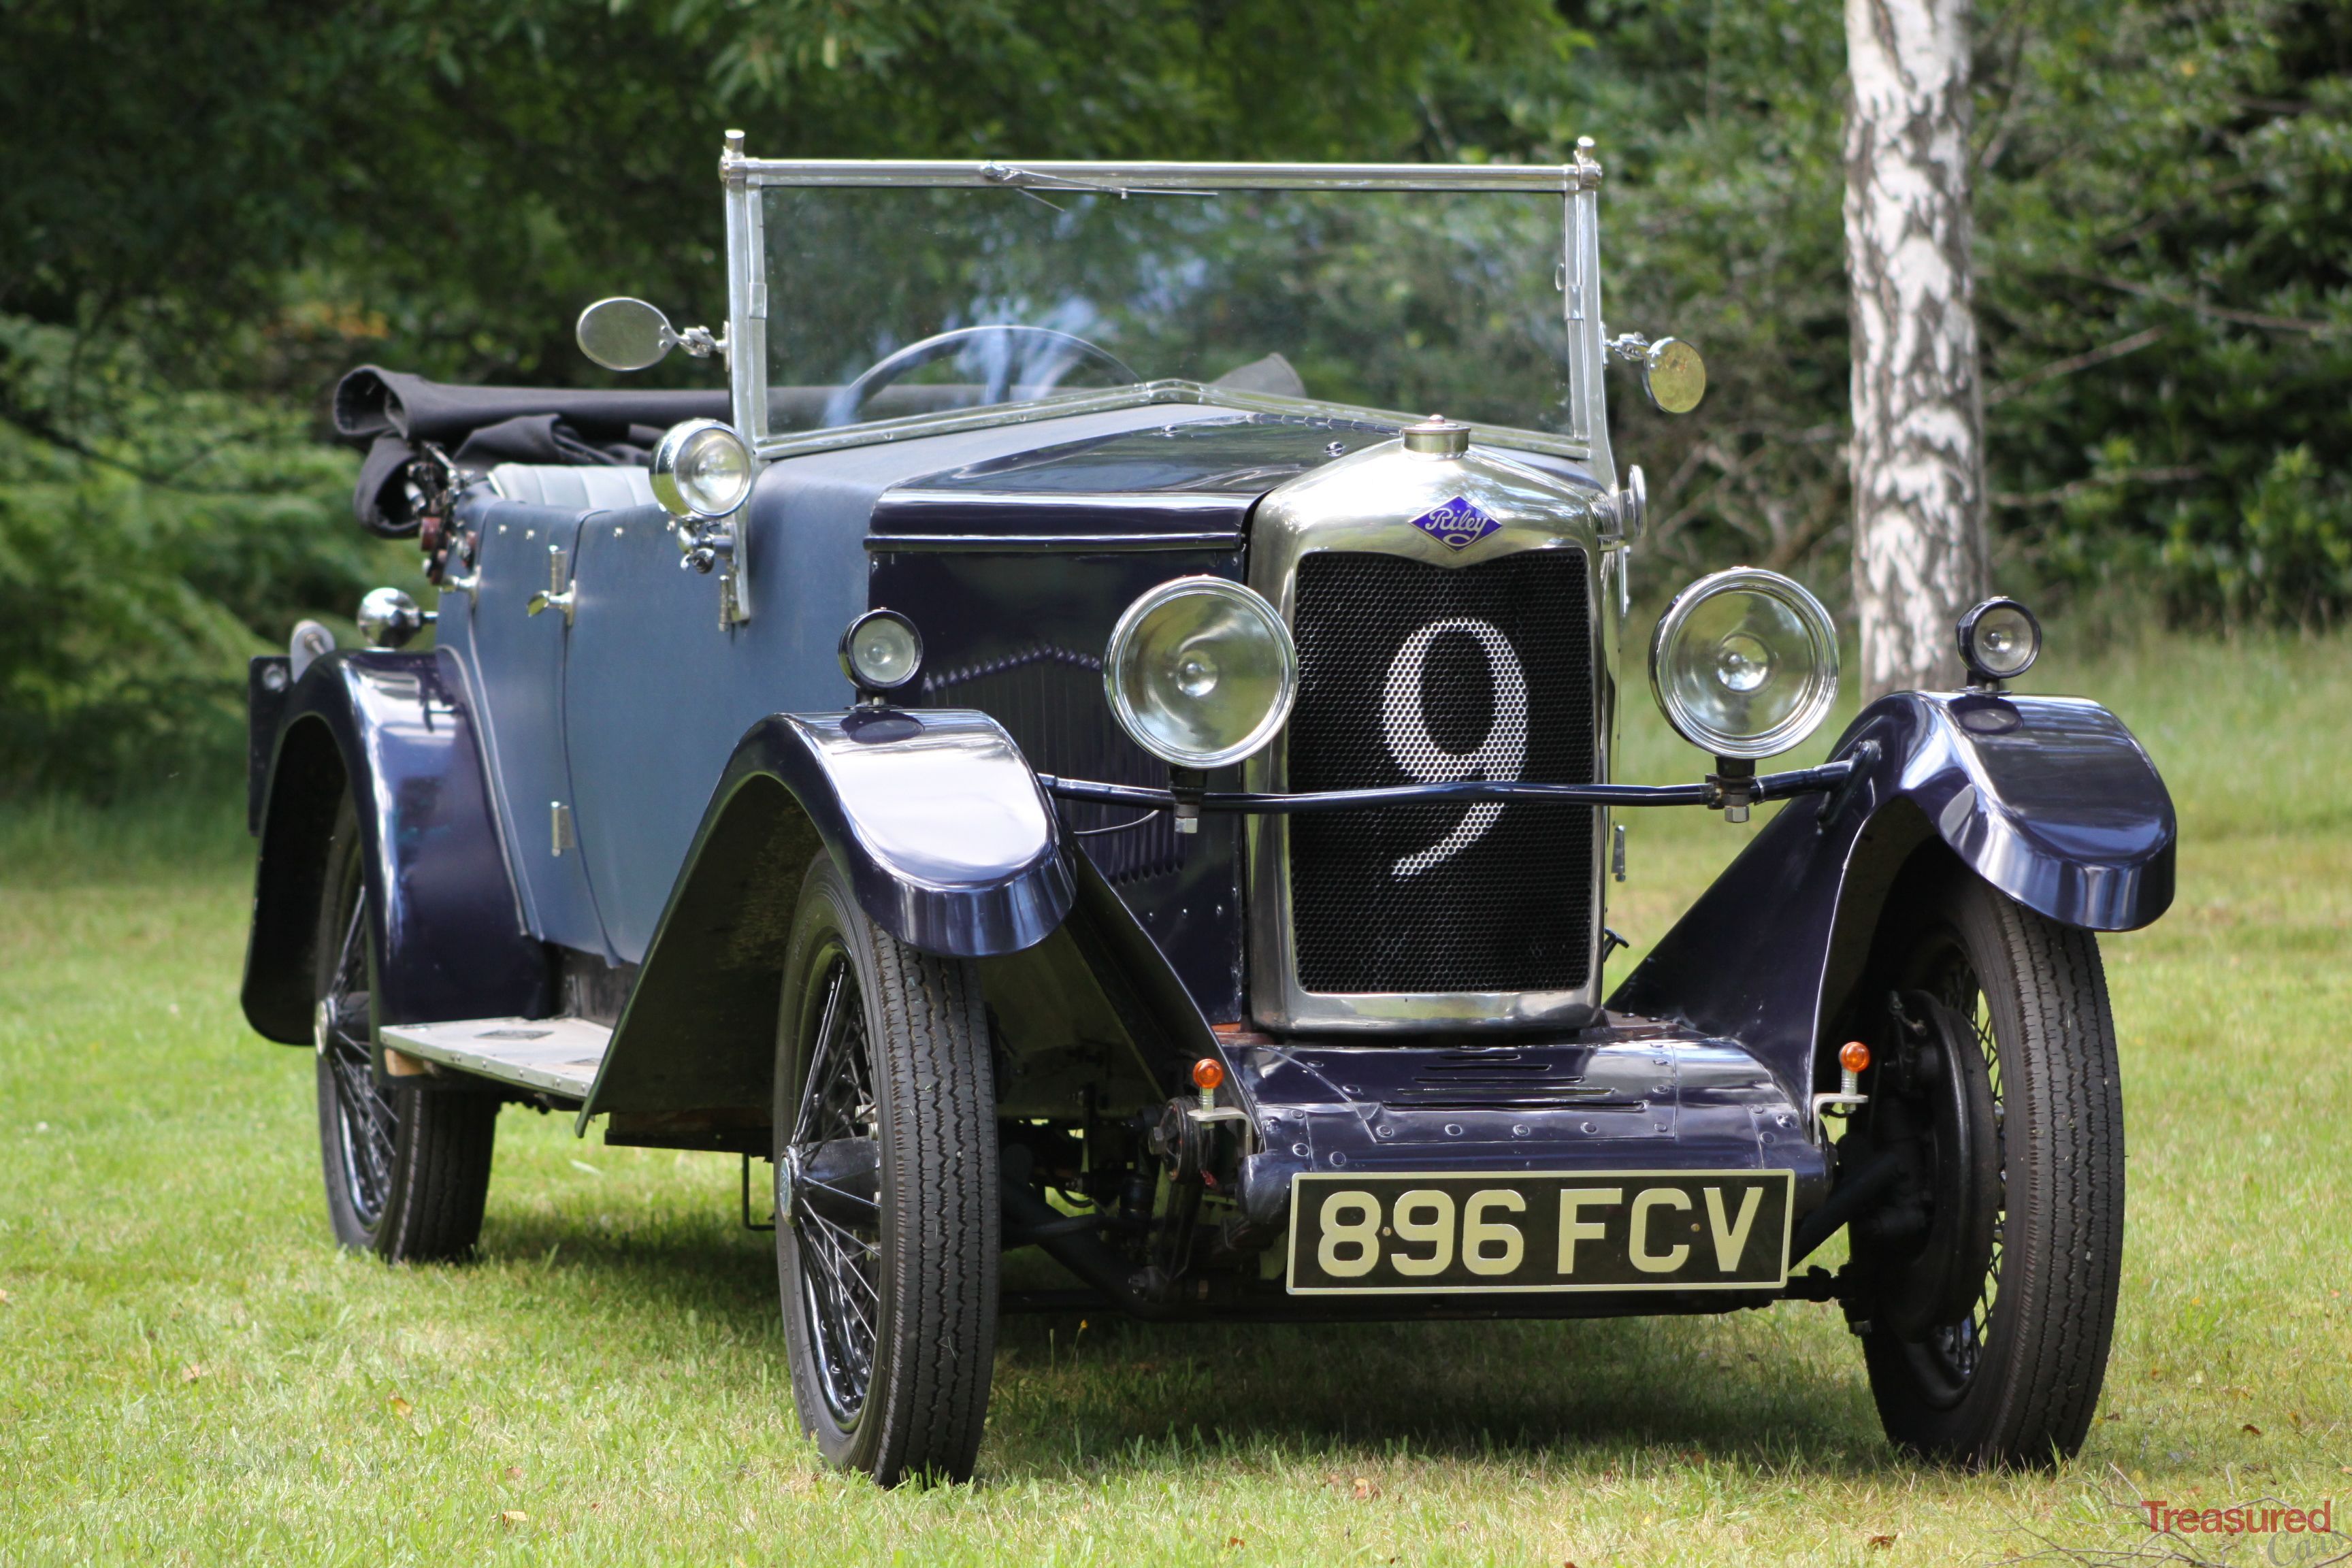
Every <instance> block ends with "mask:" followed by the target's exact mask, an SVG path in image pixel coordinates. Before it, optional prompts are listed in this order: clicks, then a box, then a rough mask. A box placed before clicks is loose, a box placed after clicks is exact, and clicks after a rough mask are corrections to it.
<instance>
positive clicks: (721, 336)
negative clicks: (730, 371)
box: [670, 323, 734, 364]
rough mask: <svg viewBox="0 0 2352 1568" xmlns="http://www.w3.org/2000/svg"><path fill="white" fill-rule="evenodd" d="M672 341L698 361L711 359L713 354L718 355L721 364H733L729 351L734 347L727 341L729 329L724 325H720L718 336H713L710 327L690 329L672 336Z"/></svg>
mask: <svg viewBox="0 0 2352 1568" xmlns="http://www.w3.org/2000/svg"><path fill="white" fill-rule="evenodd" d="M670 341H671V342H675V343H676V344H677V346H678V347H680V348H682V349H684V350H685V351H686V352H687V353H690V354H692V355H693V356H694V357H695V358H696V359H709V357H710V356H711V355H712V354H717V355H718V356H719V363H722V364H727V363H733V356H732V355H731V354H730V353H729V350H730V349H731V348H732V347H733V346H734V345H733V344H731V343H730V342H728V341H727V328H726V326H725V324H724V323H721V324H720V326H719V331H718V332H717V333H716V334H713V333H712V331H710V329H709V327H688V328H687V329H686V330H685V331H682V332H673V333H672V334H670Z"/></svg>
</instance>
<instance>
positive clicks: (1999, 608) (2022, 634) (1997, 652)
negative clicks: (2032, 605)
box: [1960, 598, 2042, 686]
mask: <svg viewBox="0 0 2352 1568" xmlns="http://www.w3.org/2000/svg"><path fill="white" fill-rule="evenodd" d="M2041 657H2042V623H2041V622H2040V621H2037V620H2035V619H2034V618H2033V612H2032V610H2029V609H2027V608H2026V607H2025V606H2024V605H2021V604H2019V603H2018V602H2017V601H2016V600H2015V599H2007V598H2000V599H1987V600H1986V601H1985V602H1984V603H1983V604H1981V605H1978V606H1977V607H1976V608H1975V609H1973V610H1970V611H1969V613H1968V614H1967V615H1965V616H1961V617H1960V662H1961V663H1963V664H1965V665H1967V666H1968V667H1969V674H1970V675H1972V676H1974V677H1976V679H1978V681H1979V682H1980V683H1982V684H1984V685H1987V686H1998V685H2000V683H2001V682H2002V681H2004V680H2013V679H2016V678H2017V677H2019V676H2021V675H2023V674H2024V673H2025V672H2026V671H2027V670H2029V669H2032V668H2033V661H2034V660H2035V659H2037V658H2041Z"/></svg>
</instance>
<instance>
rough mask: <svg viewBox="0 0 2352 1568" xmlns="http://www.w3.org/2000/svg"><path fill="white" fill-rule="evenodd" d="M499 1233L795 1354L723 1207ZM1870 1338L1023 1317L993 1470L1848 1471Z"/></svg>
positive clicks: (521, 1258)
mask: <svg viewBox="0 0 2352 1568" xmlns="http://www.w3.org/2000/svg"><path fill="white" fill-rule="evenodd" d="M484 1242H485V1248H486V1252H487V1253H488V1261H489V1263H490V1264H491V1266H493V1267H513V1268H530V1267H533V1266H535V1265H539V1264H541V1263H543V1264H544V1266H545V1267H547V1268H549V1269H550V1271H551V1272H553V1273H560V1274H562V1275H563V1276H565V1277H567V1278H568V1279H571V1280H572V1281H573V1283H574V1285H575V1286H577V1287H578V1288H580V1289H582V1290H583V1291H584V1293H586V1294H588V1295H590V1296H593V1298H595V1299H596V1300H598V1301H599V1302H600V1307H601V1310H602V1311H603V1312H605V1313H609V1314H610V1315H611V1316H612V1317H613V1318H614V1319H618V1320H622V1321H626V1320H629V1319H631V1318H635V1317H638V1316H639V1315H640V1314H641V1315H642V1318H643V1321H645V1323H646V1325H648V1331H649V1332H659V1333H662V1334H664V1335H667V1333H669V1332H672V1331H674V1328H675V1325H677V1324H680V1323H682V1322H684V1321H686V1317H687V1313H688V1310H693V1311H695V1312H696V1313H698V1321H700V1322H701V1323H703V1324H706V1325H708V1326H709V1329H711V1330H717V1331H722V1332H726V1333H728V1334H730V1337H732V1338H734V1339H736V1340H737V1342H739V1343H740V1344H742V1345H745V1346H746V1347H748V1348H750V1353H761V1354H773V1355H776V1356H778V1357H781V1356H782V1353H783V1343H782V1333H781V1332H780V1331H779V1329H778V1325H777V1309H776V1293H775V1292H776V1288H775V1275H774V1271H773V1265H772V1259H771V1254H770V1251H769V1247H768V1242H767V1238H766V1237H764V1236H761V1235H754V1234H751V1233H748V1232H745V1231H743V1230H741V1229H740V1227H739V1226H737V1225H735V1224H734V1223H732V1221H731V1220H730V1219H728V1218H726V1217H725V1216H719V1215H712V1216H709V1217H707V1218H706V1217H705V1216H702V1215H692V1216H686V1215H678V1214H677V1213H675V1212H673V1213H670V1214H668V1215H662V1216H659V1217H648V1218H647V1219H646V1220H643V1221H639V1222H637V1223H635V1224H634V1225H618V1226H615V1225H613V1224H611V1223H609V1222H608V1221H603V1220H599V1219H596V1218H593V1217H591V1216H586V1215H581V1216H566V1215H544V1214H541V1215H503V1216H501V1215H496V1214H495V1212H494V1215H493V1218H492V1223H491V1225H490V1226H489V1227H488V1230H487V1231H486V1233H485V1237H484ZM1007 1262H1008V1268H1007V1273H1008V1277H1009V1278H1010V1279H1011V1281H1012V1282H1013V1283H1016V1284H1019V1285H1022V1286H1045V1285H1052V1284H1056V1283H1061V1282H1062V1281H1060V1280H1058V1279H1055V1277H1054V1276H1055V1270H1054V1269H1053V1268H1052V1266H1051V1265H1049V1264H1045V1263H1044V1262H1043V1261H1042V1260H1041V1259H1038V1258H1035V1256H1034V1255H1031V1256H1029V1257H1026V1258H1024V1257H1021V1256H1019V1255H1015V1256H1014V1257H1013V1258H1009V1259H1008V1260H1007ZM570 1293H571V1292H570V1291H569V1290H567V1292H566V1294H570ZM555 1310H562V1308H561V1307H560V1306H558V1307H556V1308H555ZM655 1325H659V1326H660V1327H659V1329H658V1330H656V1329H655V1327H654V1326H655ZM1852 1346H1853V1341H1852V1340H1850V1339H1849V1338H1848V1337H1847V1336H1846V1335H1845V1333H1844V1332H1843V1326H1842V1325H1840V1324H1838V1323H1837V1322H1836V1321H1835V1319H1834V1314H1833V1313H1832V1311H1831V1310H1828V1309H1822V1308H1815V1307H1808V1306H1802V1305H1798V1304H1793V1303H1791V1304H1784V1305H1781V1306H1779V1307H1775V1308H1772V1309H1770V1310H1769V1311H1766V1312H1752V1311H1751V1312H1742V1313H1734V1314H1727V1315H1724V1316H1720V1317H1716V1316H1706V1317H1679V1318H1635V1319H1587V1320H1581V1321H1561V1322H1534V1321H1525V1322H1511V1321H1499V1322H1479V1321H1465V1322H1444V1323H1323V1324H1298V1325H1287V1324H1262V1323H1234V1324H1218V1323H1187V1324H1150V1323H1140V1322H1135V1321H1129V1320H1126V1319H1123V1318H1114V1317H1108V1316H1105V1315H1102V1314H1078V1313H1048V1314H1037V1315H1020V1316H1008V1317H1006V1318H1005V1319H1004V1320H1003V1324H1002V1327H1001V1330H1000V1333H999V1340H998V1350H997V1360H996V1377H995V1392H994V1396H993V1399H992V1404H991V1406H990V1417H989V1419H990V1426H989V1441H988V1444H987V1447H986V1449H985V1450H984V1452H983V1456H982V1475H983V1481H984V1483H993V1484H1012V1483H1016V1482H1020V1481H1024V1480H1027V1479H1045V1478H1052V1477H1066V1476H1068V1475H1070V1474H1072V1473H1073V1472H1075V1471H1087V1472H1102V1471H1112V1472H1116V1471H1121V1470H1126V1471H1136V1472H1140V1471H1150V1470H1158V1469H1161V1468H1173V1467H1179V1466H1191V1465H1197V1464H1198V1463H1200V1462H1201V1461H1202V1458H1212V1459H1213V1458H1218V1457H1220V1456H1224V1457H1227V1458H1233V1459H1234V1460H1237V1461H1245V1462H1247V1463H1250V1464H1252V1465H1254V1466H1265V1465H1273V1466H1277V1467H1278V1466H1282V1465H1286V1464H1296V1465H1304V1466H1309V1467H1312V1466H1318V1465H1329V1466H1342V1465H1345V1466H1353V1467H1356V1468H1357V1469H1358V1470H1360V1468H1362V1467H1363V1466H1364V1465H1366V1464H1367V1463H1385V1462H1391V1461H1393V1460H1398V1459H1403V1458H1411V1457H1416V1456H1418V1457H1423V1458H1455V1459H1469V1460H1482V1461H1486V1462H1491V1463H1501V1464H1515V1465H1522V1466H1524V1465H1527V1464H1529V1463H1533V1462H1538V1461H1546V1460H1548V1461H1549V1462H1551V1463H1555V1464H1565V1465H1567V1466H1568V1467H1570V1468H1574V1469H1579V1470H1582V1469H1590V1470H1592V1471H1594V1472H1599V1471H1601V1470H1603V1469H1610V1468H1614V1469H1620V1470H1624V1469H1629V1468H1630V1469H1638V1468H1643V1467H1645V1466H1650V1465H1655V1466H1658V1467H1662V1468H1663V1467H1669V1466H1671V1467H1675V1468H1685V1467H1687V1466H1689V1465H1692V1464H1696V1463H1704V1462H1713V1463H1727V1464H1734V1465H1738V1466H1740V1467H1742V1468H1748V1469H1753V1468H1759V1467H1762V1468H1771V1469H1776V1470H1787V1469H1796V1470H1800V1471H1813V1472H1816V1473H1831V1472H1834V1473H1839V1474H1844V1475H1853V1474H1861V1473H1871V1472H1881V1471H1886V1470H1890V1469H1897V1468H1903V1466H1904V1464H1905V1461H1903V1460H1901V1459H1900V1458H1899V1457H1898V1456H1896V1455H1895V1454H1894V1453H1893V1451H1892V1450H1891V1449H1889V1448H1888V1447H1887V1446H1886V1444H1885V1439H1884V1438H1883V1437H1882V1436H1880V1435H1879V1431H1878V1425H1877V1421H1876V1418H1875V1415H1874V1413H1873V1412H1872V1410H1871V1408H1870V1404H1869V1399H1868V1395H1867V1394H1866V1393H1865V1392H1864V1390H1863V1388H1862V1385H1861V1382H1860V1375H1859V1374H1860V1369H1861V1357H1860V1353H1859V1352H1857V1351H1854V1350H1853V1348H1852ZM1353 1473H1356V1472H1355V1471H1350V1474H1351V1475H1352V1474H1353Z"/></svg>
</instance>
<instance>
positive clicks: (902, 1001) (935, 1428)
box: [775, 857, 1003, 1486]
mask: <svg viewBox="0 0 2352 1568" xmlns="http://www.w3.org/2000/svg"><path fill="white" fill-rule="evenodd" d="M992 1077H993V1075H992V1069H991V1065H990V1061H989V1054H988V1026H987V1019H986V1016H985V1014H984V1012H983V1010H982V1001H981V988H980V976H979V973H978V971H977V970H976V969H975V968H974V967H973V966H972V965H971V963H959V962H955V961H950V960H946V959H940V958H934V957H930V956H928V955H926V954H923V953H920V952H916V951H915V950H914V949H912V948H910V947H907V946H905V945H904V944H902V943H900V942H897V941H896V940H894V939H893V938H891V937H890V936H889V935H887V933H885V932H883V931H878V930H877V929H876V928H875V927H874V925H873V924H872V922H870V921H867V920H866V917H865V915H864V914H863V913H862V912H860V910H858V907H857V902H856V899H855V898H854V897H853V896H852V895H851V893H850V890H849V887H848V884H847V882H846V881H845V879H843V878H842V876H841V874H840V873H839V872H838V871H837V870H836V869H835V867H834V865H833V862H832V861H831V859H829V858H822V857H821V858H819V859H818V861H817V863H816V864H815V865H814V867H812V868H810V870H809V873H808V878H807V880H806V881H805V882H804V883H803V886H802V889H801V897H800V908H799V912H798V914H797V916H796V917H795V918H794V921H793V935H792V942H791V944H790V948H789V953H788V957H787V960H786V963H785V969H784V989H783V1000H782V1007H781V1009H780V1015H779V1020H778V1027H777V1042H776V1102H775V1157H776V1166H775V1169H776V1216H777V1219H776V1275H777V1281H778V1285H779V1287H780V1289H781V1290H782V1298H783V1315H784V1331H785V1339H786V1342H787V1345H788V1347H789V1350H790V1352H791V1356H792V1373H793V1398H794V1400H795V1402H796V1403H797V1405H798V1406H799V1409H800V1417H801V1425H802V1426H803V1428H804V1429H805V1430H806V1431H807V1432H808V1433H809V1435H810V1436H813V1437H814V1438H815V1439H816V1442H817V1446H818V1447H820V1448H821V1449H823V1450H824V1455H825V1457H826V1458H828V1459H830V1460H832V1461H833V1462H834V1463H835V1464H837V1465H840V1466H842V1467H843V1468H847V1469H854V1470H863V1471H865V1472H866V1474H867V1475H870V1476H872V1477H873V1478H874V1479H876V1480H877V1481H880V1482H881V1483H883V1484H884V1485H885V1486H892V1485H896V1484H897V1483H898V1482H899V1481H900V1480H903V1479H940V1480H959V1481H960V1480H964V1479H969V1478H970V1477H971V1468H972V1462H973V1460H974V1458H976V1457H977V1455H978V1454H979V1451H980V1436H981V1426H982V1420H983V1419H984V1418H985V1416H986V1415H987V1411H988V1386H989V1380H990V1377H991V1375H992V1372H993V1363H994V1361H995V1356H996V1310H997V1254H998V1245H999V1244H998V1235H999V1226H1000V1219H999V1210H1000V1206H1001V1205H1002V1202H1003V1199H1002V1197H1001V1196H1000V1194H998V1192H997V1185H996V1182H997V1158H996V1118H995V1100H994V1095H993V1086H992Z"/></svg>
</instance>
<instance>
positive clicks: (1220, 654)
mask: <svg viewBox="0 0 2352 1568" xmlns="http://www.w3.org/2000/svg"><path fill="white" fill-rule="evenodd" d="M1103 691H1104V694H1105V695H1106V696H1108V698H1109V700H1110V708H1111V711H1112V712H1113V713H1115V714H1117V715H1118V721H1119V725H1120V727H1121V728H1123V729H1125V730H1126V731H1127V732H1128V734H1129V735H1130V736H1132V737H1133V738H1134V740H1135V743H1136V744H1137V745H1139V746H1141V747H1142V748H1143V749H1144V750H1145V751H1147V752H1150V753H1151V754H1152V755H1153V756H1156V757H1159V758H1160V759H1162V760H1163V761H1166V762H1170V763H1175V764H1176V765H1178V766H1179V767H1187V768H1213V767H1222V766H1223V765H1224V764H1225V763H1234V762H1239V761H1240V760H1241V759H1242V758H1244V757H1246V756H1248V755H1249V754H1250V753H1251V752H1255V751H1256V750H1257V749H1258V748H1259V747H1261V746H1263V745H1265V743H1266V742H1268V741H1270V740H1272V739H1273V738H1274V735H1275V731H1277V730H1279V729H1281V728H1282V725H1283V721H1285V720H1286V719H1287V718H1289V717H1290V704H1291V700H1292V699H1293V698H1295V697H1296V696H1297V693H1298V650H1297V647H1296V646H1295V645H1294V644H1293V643H1292V642H1291V640H1290V628H1289V627H1288V626H1284V625H1283V624H1282V617H1281V616H1279V615H1277V614H1276V613H1275V608H1274V606H1273V605H1269V604H1267V603H1266V602H1265V599H1264V598H1262V597H1260V596H1259V595H1257V594H1255V593H1253V592H1252V591H1251V590H1249V589H1247V588H1245V587H1244V586H1242V585H1241V584H1238V583H1229V582H1227V581H1225V580H1224V579H1223V578H1222V577H1179V578H1177V579H1175V580H1174V581H1172V582H1168V583H1162V584H1160V585H1159V586H1158V587H1156V588H1153V589H1150V591H1148V592H1146V593H1144V594H1143V595H1140V596H1139V597H1138V598H1137V599H1136V601H1135V603H1133V604H1131V605H1129V606H1128V607H1127V613H1126V614H1124V615H1122V616H1119V618H1118V626H1114V627H1113V628H1112V629H1111V634H1110V647H1108V649H1107V650H1106V651H1105V653H1104V655H1103Z"/></svg>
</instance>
